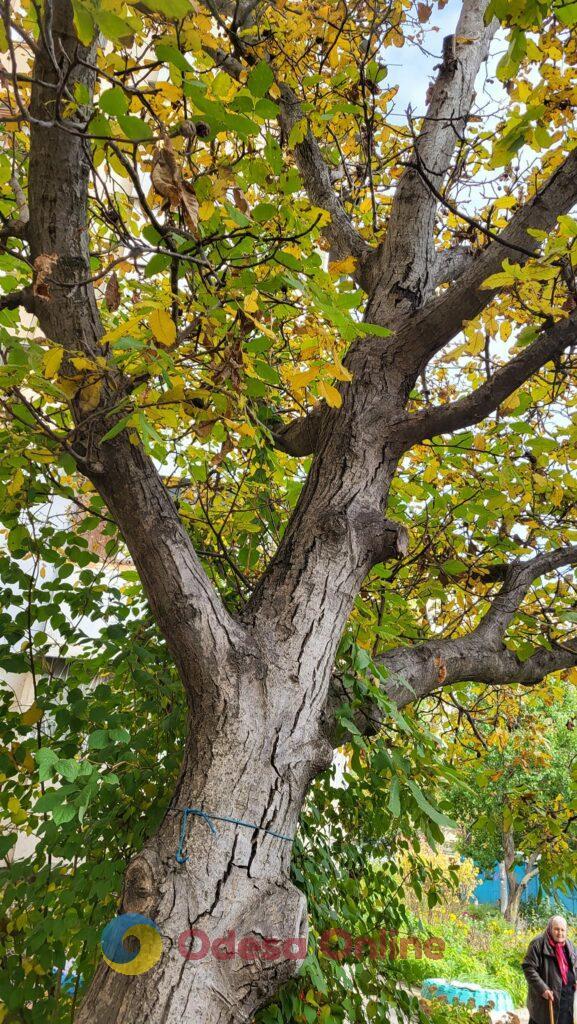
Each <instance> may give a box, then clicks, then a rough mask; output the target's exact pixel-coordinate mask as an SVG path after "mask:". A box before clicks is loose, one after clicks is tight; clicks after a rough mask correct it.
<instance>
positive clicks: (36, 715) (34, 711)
mask: <svg viewBox="0 0 577 1024" xmlns="http://www.w3.org/2000/svg"><path fill="white" fill-rule="evenodd" d="M43 714H44V712H43V710H42V708H39V707H38V705H37V704H32V705H31V707H29V708H28V711H25V712H24V714H23V715H21V716H20V720H21V722H22V725H36V723H37V722H39V721H40V719H41V718H42V715H43Z"/></svg>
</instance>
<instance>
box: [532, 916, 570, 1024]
mask: <svg viewBox="0 0 577 1024" xmlns="http://www.w3.org/2000/svg"><path fill="white" fill-rule="evenodd" d="M521 966H522V968H523V974H524V975H525V977H526V979H527V984H528V995H527V1006H528V1009H529V1024H550V1020H551V1017H550V1012H551V1011H550V1009H549V1007H550V1005H551V1006H552V1007H553V1020H554V1022H555V1024H573V995H574V991H575V979H576V976H577V951H576V950H575V946H574V945H573V943H572V942H569V939H568V938H567V922H566V921H565V918H564V917H551V918H550V919H549V921H548V924H547V928H546V929H545V931H544V932H542V933H541V934H540V935H538V936H537V938H535V939H533V940H532V941H531V942H530V943H529V948H528V950H527V952H526V954H525V959H524V960H523V963H522V965H521ZM576 1024H577V1022H576Z"/></svg>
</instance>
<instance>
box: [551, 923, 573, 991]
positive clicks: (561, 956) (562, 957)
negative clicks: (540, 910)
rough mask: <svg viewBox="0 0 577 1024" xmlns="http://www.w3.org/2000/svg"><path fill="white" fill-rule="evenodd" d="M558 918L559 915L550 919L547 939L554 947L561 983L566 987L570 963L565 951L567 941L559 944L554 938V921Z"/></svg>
mask: <svg viewBox="0 0 577 1024" xmlns="http://www.w3.org/2000/svg"><path fill="white" fill-rule="evenodd" d="M557 916H558V915H557V914H555V915H554V916H553V917H550V918H549V920H548V922H547V938H548V939H549V942H550V943H551V945H552V947H553V952H554V953H555V959H556V961H557V967H558V968H559V974H560V975H561V981H562V982H563V984H564V985H566V984H567V978H568V977H569V962H568V957H567V954H566V951H565V939H563V941H562V942H557V940H556V939H554V938H553V931H552V926H553V921H554V920H555V919H556V917H557Z"/></svg>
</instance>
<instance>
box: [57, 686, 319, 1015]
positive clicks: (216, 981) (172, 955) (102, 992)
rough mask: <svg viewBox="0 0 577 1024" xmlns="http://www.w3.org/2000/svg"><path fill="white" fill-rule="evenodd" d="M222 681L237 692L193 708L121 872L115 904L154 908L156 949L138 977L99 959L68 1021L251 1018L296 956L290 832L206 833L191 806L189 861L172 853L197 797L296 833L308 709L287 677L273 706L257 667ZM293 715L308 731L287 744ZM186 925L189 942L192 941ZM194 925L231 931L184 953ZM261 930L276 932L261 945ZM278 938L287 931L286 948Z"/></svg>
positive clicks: (223, 826) (306, 765) (299, 927)
mask: <svg viewBox="0 0 577 1024" xmlns="http://www.w3.org/2000/svg"><path fill="white" fill-rule="evenodd" d="M269 681H270V680H269ZM231 690H234V691H236V694H237V696H238V692H239V690H242V693H243V700H242V702H240V703H239V701H238V700H237V699H236V700H235V698H234V694H233V693H231V694H230V696H229V699H227V700H223V701H222V703H221V704H220V706H219V707H218V708H213V709H212V710H213V715H212V717H211V720H210V721H208V722H207V721H203V718H202V715H199V714H198V713H197V714H196V715H195V723H196V725H195V727H194V731H193V733H192V739H191V742H190V747H189V750H188V753H187V756H186V758H185V764H184V766H183V770H182V774H181V777H180V780H179V783H178V786H177V789H176V792H175V794H174V797H173V800H172V803H171V810H170V811H169V812H168V814H167V815H166V818H165V820H164V822H163V824H162V826H161V828H160V830H159V832H158V834H157V835H156V836H155V837H154V838H153V839H151V840H150V841H149V842H148V843H147V845H146V847H145V848H144V850H143V851H142V853H140V854H139V855H138V856H137V857H136V858H135V859H134V860H133V861H132V863H131V865H130V866H129V868H128V872H127V875H126V881H125V890H124V896H123V902H122V912H138V913H144V914H146V915H147V916H150V917H152V918H153V919H154V921H155V922H156V925H157V927H158V928H159V930H160V932H161V935H162V941H163V953H162V958H161V960H160V961H159V963H158V964H157V965H156V966H155V967H153V968H152V969H151V970H150V971H148V972H147V973H145V974H142V975H140V976H137V977H125V976H123V975H121V974H118V973H116V972H115V971H114V970H112V969H110V968H109V967H107V966H106V965H105V964H104V963H103V964H102V965H101V966H100V967H99V969H98V971H97V973H96V976H95V978H94V980H93V982H92V985H91V987H90V990H89V992H88V994H87V996H86V998H85V1001H84V1004H83V1005H82V1007H81V1010H80V1012H79V1014H78V1016H77V1022H78V1024H88V1022H90V1024H114V1022H117V1024H124V1022H127V1021H138V1022H139V1024H144V1022H147V1024H176V1022H180V1021H183V1020H191V1021H202V1022H203V1024H233V1022H235V1024H236V1022H240V1021H250V1020H252V1018H253V1016H254V1013H255V1012H256V1010H257V1009H258V1008H259V1006H261V1005H262V1004H263V1003H265V1002H266V1001H268V1000H270V999H271V998H272V997H273V996H274V994H275V992H276V991H277V990H278V987H279V985H280V984H281V983H283V982H284V981H286V980H288V978H290V977H291V976H292V975H293V974H294V973H295V971H296V969H298V967H299V964H300V961H301V960H302V955H303V946H306V939H307V910H306V901H305V899H304V897H303V896H302V894H301V893H300V892H299V891H298V890H297V889H295V887H294V886H293V885H292V883H291V882H290V880H289V869H290V859H291V843H289V842H286V841H285V840H283V839H280V838H276V837H275V836H272V835H270V834H269V833H267V832H265V831H255V830H253V829H248V828H244V827H242V826H238V825H234V824H228V823H223V822H218V821H216V822H214V825H215V827H216V829H217V834H216V835H214V834H213V833H212V832H211V831H210V829H209V827H208V825H207V823H206V822H205V821H204V820H203V819H201V818H199V817H190V818H189V819H188V828H187V839H186V845H185V851H186V854H187V855H188V860H187V861H186V863H184V864H179V863H178V862H177V861H176V859H175V853H176V851H177V849H178V846H179V836H180V829H181V820H182V814H181V809H182V808H184V807H203V808H205V809H206V810H208V811H210V812H212V813H214V814H215V815H219V816H223V817H232V818H238V819H241V820H243V821H246V822H252V823H256V824H259V825H260V826H261V828H263V829H270V830H272V831H274V832H276V833H279V834H282V835H286V836H289V837H290V836H293V835H294V833H295V829H296V826H297V821H298V817H299V812H300V809H301V805H302V800H303V797H304V793H305V790H306V787H307V784H308V781H309V779H310V773H311V770H310V764H311V758H312V762H313V763H314V760H315V747H316V743H315V737H314V733H315V729H314V724H313V722H312V720H311V719H310V717H309V712H308V710H307V709H306V708H305V707H304V706H303V707H299V704H298V701H297V700H295V695H294V691H293V688H292V687H291V685H290V683H289V681H288V680H285V686H284V699H282V700H281V701H279V702H278V704H277V705H276V706H275V707H274V709H273V708H272V707H271V706H270V702H269V701H268V699H267V678H266V676H265V675H260V674H259V673H258V672H255V673H252V674H250V673H248V672H247V673H246V674H245V675H244V676H243V677H239V678H238V679H237V680H236V681H235V683H234V686H232V687H231ZM214 712H216V715H215V714H214ZM297 721H299V722H300V726H301V735H303V736H305V735H306V734H307V730H308V732H309V745H308V746H307V743H306V742H305V741H303V744H302V747H301V749H300V751H299V753H298V754H296V752H295V751H294V750H293V749H292V748H289V747H287V742H288V740H289V737H290V735H291V732H292V730H293V728H294V727H295V723H296V722H297ZM201 722H202V727H200V723H201ZM319 767H320V765H319ZM193 929H196V930H197V932H196V933H195V937H196V939H197V941H196V943H195V944H194V945H193V946H191V944H190V943H191V936H190V932H191V931H192V930H193ZM198 932H204V933H205V935H206V936H207V939H208V941H210V942H211V943H214V942H215V940H218V939H220V938H223V937H225V936H227V935H229V939H230V938H231V936H230V933H231V932H233V933H234V939H235V940H236V950H237V955H236V956H234V957H233V958H231V959H224V960H223V959H218V958H217V957H216V956H215V955H214V953H213V952H212V951H211V950H208V951H206V955H205V956H204V957H203V958H202V959H185V956H184V955H183V953H184V954H186V953H187V951H188V950H189V949H192V950H193V951H194V950H195V949H198V950H199V951H202V950H203V949H204V946H205V945H206V943H205V942H204V940H202V936H201V935H199V934H198ZM247 937H252V938H253V939H254V940H256V942H257V943H258V947H259V950H260V951H259V952H257V951H256V950H254V949H253V950H252V951H251V949H250V948H249V949H248V950H247V949H246V939H247ZM243 939H244V940H245V945H244V946H242V945H241V947H240V949H239V944H240V942H241V940H243ZM264 939H279V940H283V941H282V943H280V944H276V945H273V944H271V943H269V944H267V945H266V948H265V946H264V945H263V940H264ZM201 940H202V943H201ZM286 940H293V942H292V943H291V944H290V946H289V947H287V946H286ZM298 940H300V942H299V941H298ZM229 948H230V945H229ZM287 953H288V956H287ZM240 954H242V955H240ZM273 955H274V957H275V958H274V959H270V958H269V957H271V956H273Z"/></svg>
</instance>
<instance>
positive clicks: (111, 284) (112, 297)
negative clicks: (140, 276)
mask: <svg viewBox="0 0 577 1024" xmlns="http://www.w3.org/2000/svg"><path fill="white" fill-rule="evenodd" d="M104 298H105V301H106V305H107V306H108V309H109V310H110V312H111V313H114V312H116V310H117V309H118V307H119V305H120V288H119V286H118V277H117V276H116V271H113V272H112V274H111V275H110V277H109V278H108V283H107V285H106V291H105V292H104Z"/></svg>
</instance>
